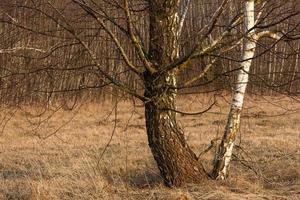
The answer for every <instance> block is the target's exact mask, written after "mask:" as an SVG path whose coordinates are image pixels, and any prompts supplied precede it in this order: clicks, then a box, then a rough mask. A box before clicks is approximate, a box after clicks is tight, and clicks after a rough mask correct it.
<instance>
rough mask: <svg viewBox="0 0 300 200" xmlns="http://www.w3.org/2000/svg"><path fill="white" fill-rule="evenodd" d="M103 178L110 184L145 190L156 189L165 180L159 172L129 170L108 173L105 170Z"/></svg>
mask: <svg viewBox="0 0 300 200" xmlns="http://www.w3.org/2000/svg"><path fill="white" fill-rule="evenodd" d="M102 175H103V177H104V178H105V179H106V181H108V182H109V183H110V184H120V183H121V184H125V185H127V186H130V187H133V188H138V189H144V188H154V187H156V186H158V185H161V184H163V180H162V178H161V176H160V175H159V172H157V171H156V170H152V169H145V170H139V169H136V170H132V169H131V170H128V171H122V172H117V173H114V172H111V171H110V172H108V171H107V170H105V171H104V172H103V174H102Z"/></svg>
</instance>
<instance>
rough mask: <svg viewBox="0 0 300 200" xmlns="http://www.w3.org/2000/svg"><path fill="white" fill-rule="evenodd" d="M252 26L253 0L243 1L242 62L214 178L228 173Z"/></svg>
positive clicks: (245, 81) (252, 48) (249, 59)
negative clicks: (244, 39)
mask: <svg viewBox="0 0 300 200" xmlns="http://www.w3.org/2000/svg"><path fill="white" fill-rule="evenodd" d="M253 27H254V0H247V1H246V2H245V33H246V34H247V39H246V41H245V43H244V51H243V58H242V59H243V62H241V69H240V70H239V73H238V79H237V84H236V89H235V91H234V95H233V100H232V104H231V108H230V112H229V115H228V121H227V124H226V127H225V133H224V135H223V139H222V142H221V144H220V146H219V149H218V152H217V154H216V157H215V165H214V169H213V172H212V176H213V177H214V178H215V179H225V178H226V177H227V175H228V168H229V164H230V160H231V157H232V151H233V147H234V142H235V139H236V135H237V133H238V130H239V126H240V117H241V112H242V108H243V103H244V97H245V92H246V88H247V84H248V80H249V70H250V66H251V63H252V58H253V56H254V53H255V47H256V41H255V39H254V36H255V32H254V29H253Z"/></svg>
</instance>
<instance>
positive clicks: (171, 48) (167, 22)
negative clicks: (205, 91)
mask: <svg viewBox="0 0 300 200" xmlns="http://www.w3.org/2000/svg"><path fill="white" fill-rule="evenodd" d="M179 2H180V1H179V0H170V1H165V0H153V1H149V6H150V7H149V9H150V49H149V57H150V59H151V62H152V63H154V65H155V66H154V67H155V68H156V69H157V71H158V72H157V73H155V74H151V73H150V72H147V71H146V72H145V73H144V81H145V96H146V97H148V98H149V99H151V100H150V101H148V102H146V103H145V118H146V128H147V135H148V141H149V146H150V148H151V151H152V154H153V156H154V159H155V161H156V162H157V165H158V168H159V170H160V172H161V176H162V178H163V179H164V182H165V184H166V185H167V186H180V185H182V184H184V183H188V182H200V181H201V180H203V179H204V178H205V177H206V173H205V171H204V169H203V167H202V165H201V163H199V162H198V159H197V157H196V155H195V154H194V153H193V151H192V150H191V149H190V147H189V146H188V144H187V143H186V141H185V137H184V134H183V132H182V130H181V129H180V127H179V125H178V124H177V122H176V112H174V110H175V109H176V106H175V98H176V93H177V90H176V89H175V88H176V86H177V83H176V78H177V72H176V70H172V71H169V72H164V70H165V68H166V66H167V65H168V64H169V63H171V62H172V61H174V59H175V58H176V57H177V56H178V50H179V47H178V26H179V23H178V15H177V11H178V5H179Z"/></svg>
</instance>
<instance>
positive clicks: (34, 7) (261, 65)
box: [0, 0, 300, 104]
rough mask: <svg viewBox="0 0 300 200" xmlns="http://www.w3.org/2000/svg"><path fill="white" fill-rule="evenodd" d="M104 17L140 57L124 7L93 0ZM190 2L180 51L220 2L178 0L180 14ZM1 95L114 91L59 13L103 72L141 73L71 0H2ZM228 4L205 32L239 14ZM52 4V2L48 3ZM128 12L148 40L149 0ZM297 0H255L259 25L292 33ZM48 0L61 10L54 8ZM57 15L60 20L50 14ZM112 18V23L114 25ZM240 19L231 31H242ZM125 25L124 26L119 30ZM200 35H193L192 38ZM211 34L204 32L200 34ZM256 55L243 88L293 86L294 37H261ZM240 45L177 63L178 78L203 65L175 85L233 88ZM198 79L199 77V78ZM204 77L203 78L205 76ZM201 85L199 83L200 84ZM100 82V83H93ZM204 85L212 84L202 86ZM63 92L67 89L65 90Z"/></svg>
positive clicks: (35, 98) (134, 84)
mask: <svg viewBox="0 0 300 200" xmlns="http://www.w3.org/2000/svg"><path fill="white" fill-rule="evenodd" d="M97 2H98V5H99V7H100V6H101V7H102V8H103V9H104V11H105V15H107V16H106V17H107V18H109V20H113V21H114V23H115V24H108V25H107V26H109V28H111V29H112V30H113V31H114V32H115V33H116V35H117V36H118V37H119V38H122V39H121V41H122V47H123V49H124V51H126V52H127V54H128V56H129V57H130V60H132V62H134V64H136V65H141V64H142V63H139V62H140V60H139V59H138V56H137V54H136V53H137V52H136V50H135V49H134V48H132V45H131V43H130V42H129V41H128V40H127V39H126V33H125V32H126V30H125V29H126V26H125V15H124V12H123V11H122V7H120V5H121V4H120V2H118V1H115V2H112V3H107V2H106V1H103V2H102V3H101V1H97ZM187 3H190V4H189V6H188V9H189V10H188V12H187V13H186V18H185V21H184V28H183V31H182V34H181V37H180V44H181V45H180V54H186V53H188V52H189V51H190V50H191V49H192V48H194V46H193V44H194V43H195V39H196V38H195V37H194V35H195V33H196V32H197V31H199V30H201V29H202V28H203V27H205V25H206V24H208V23H209V22H210V19H211V17H212V14H211V13H213V12H214V11H215V10H216V9H217V8H218V6H219V5H220V3H218V1H215V2H205V1H195V0H192V1H186V2H183V3H182V4H181V6H182V7H181V8H180V9H181V14H183V12H184V10H185V5H187ZM0 4H1V5H0V6H1V31H0V34H1V38H0V44H1V51H0V53H1V54H0V59H1V83H2V84H1V100H2V102H5V103H9V104H10V103H11V104H16V103H19V102H24V101H26V102H31V103H33V102H39V103H41V102H47V101H48V100H49V99H54V98H57V97H61V94H62V92H63V91H68V94H69V95H70V97H72V98H78V97H80V96H81V95H83V94H85V95H86V96H89V97H90V98H91V99H94V100H100V99H103V97H105V98H107V97H110V98H111V97H112V94H115V92H116V91H114V92H113V91H112V90H114V89H112V88H111V87H106V88H105V89H104V88H103V87H102V86H103V84H101V79H102V77H101V76H102V75H101V73H99V72H95V70H94V69H95V66H94V65H93V64H91V58H90V57H89V55H88V53H87V52H86V50H84V48H82V47H81V45H80V44H79V43H78V42H76V41H74V40H73V38H72V36H71V35H70V33H68V31H66V29H65V28H64V27H63V26H64V25H65V24H61V25H60V24H59V23H65V22H63V21H64V19H63V18H64V17H65V18H68V22H69V23H70V24H71V26H72V27H73V28H75V29H76V30H78V31H80V37H81V38H84V40H86V41H87V42H88V43H90V44H91V45H92V46H93V47H92V49H93V51H94V52H95V53H96V54H97V59H98V60H99V62H100V63H101V64H102V65H103V66H104V67H103V68H104V70H105V71H107V72H113V73H115V74H116V76H117V77H118V78H119V79H122V80H124V81H125V82H126V83H127V84H128V85H129V86H130V87H131V88H135V89H137V90H141V89H142V86H141V81H140V80H138V79H137V77H136V76H135V75H134V74H132V73H128V71H127V70H126V68H124V67H123V66H124V65H123V64H124V63H123V62H124V61H123V58H122V57H121V56H120V54H119V51H118V50H117V49H116V47H115V45H114V42H113V41H112V39H111V38H109V36H107V35H106V34H105V32H104V31H103V29H102V28H100V27H99V25H98V23H97V22H96V21H95V20H92V19H91V18H90V17H88V16H87V15H86V14H85V13H84V12H82V11H81V10H80V8H78V7H76V6H75V5H72V2H71V1H67V0H66V1H59V2H56V1H50V2H48V3H47V2H45V1H26V0H23V1H1V3H0ZM229 4H230V6H229V7H228V9H227V10H225V11H223V15H222V20H220V21H218V24H216V26H217V28H216V27H215V28H214V32H213V33H211V34H210V35H209V36H208V37H210V38H211V39H213V37H215V36H216V35H218V34H220V33H221V32H222V31H223V30H224V29H225V28H226V25H227V24H228V23H230V20H232V17H233V16H237V15H238V14H242V10H243V6H242V5H241V4H242V3H241V2H240V1H230V2H229ZM51 5H52V6H51ZM131 6H132V9H133V12H132V18H133V23H134V29H135V30H136V31H137V33H138V34H137V35H138V37H139V38H141V41H143V42H144V46H145V48H148V45H149V44H148V42H147V41H148V40H149V35H148V30H149V27H148V25H149V19H148V14H147V12H148V5H147V3H146V2H144V1H135V2H134V5H133V4H132V5H131ZM297 7H299V6H298V5H297V4H296V3H295V2H292V1H291V2H281V1H275V0H273V1H268V2H267V3H263V2H262V3H260V4H257V9H256V10H257V11H256V12H257V13H259V12H260V11H262V16H261V19H262V20H261V22H260V23H259V24H258V28H259V29H261V30H264V29H266V28H268V27H267V26H268V25H272V27H271V28H272V30H284V31H286V32H287V33H288V34H289V35H294V34H297V31H298V29H299V28H298V25H297V23H298V22H297V20H298V19H299V17H298V16H297V15H296V13H297ZM54 8H57V9H59V10H60V11H62V12H63V16H59V13H58V12H56V10H55V9H54ZM56 20H58V21H56ZM277 22H280V23H277ZM115 25H117V26H115ZM241 30H242V28H241V25H239V26H238V27H236V29H235V31H236V32H240V31H241ZM124 31H125V32H124ZM198 39H199V38H198ZM205 42H209V40H207V41H205ZM257 46H258V47H257V58H255V59H254V60H253V66H252V69H251V71H250V80H251V81H250V85H249V88H248V90H249V92H252V93H264V94H277V93H278V92H279V93H282V92H284V93H289V94H297V93H299V85H300V84H299V70H300V69H299V55H298V52H299V42H297V41H289V42H287V43H286V42H285V43H284V42H275V43H274V41H271V40H269V39H263V40H261V41H260V42H259V44H258V45H257ZM238 51H240V49H239V47H237V48H235V49H234V50H233V51H230V52H229V53H227V54H226V56H225V55H223V56H224V57H223V59H217V60H216V61H215V62H214V64H212V67H207V68H205V66H206V64H207V63H208V62H209V61H207V60H205V59H203V58H199V59H195V60H193V62H190V63H189V67H188V68H186V69H184V70H182V72H181V74H180V77H181V78H180V80H182V82H185V81H186V80H188V79H190V77H191V75H194V74H201V73H202V72H203V71H206V72H207V73H206V74H205V75H204V74H203V75H202V76H203V77H202V79H200V78H198V79H197V80H194V81H192V82H189V83H188V84H185V86H184V87H183V88H184V90H180V92H187V91H188V92H198V91H206V90H212V89H213V88H214V89H231V88H232V86H233V83H234V80H235V76H234V73H235V70H234V69H236V68H238V67H239V62H237V61H238V60H240V58H239V57H238V55H239V52H238ZM201 83H202V84H201ZM204 83H207V84H204ZM202 85H203V86H202ZM99 88H100V89H99ZM208 88H210V89H208ZM64 95H66V94H64Z"/></svg>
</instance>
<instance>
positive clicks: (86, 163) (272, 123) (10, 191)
mask: <svg viewBox="0 0 300 200" xmlns="http://www.w3.org/2000/svg"><path fill="white" fill-rule="evenodd" d="M228 99H229V98H228ZM208 101H209V98H208V97H203V96H194V97H189V98H186V97H185V98H180V99H179V101H178V102H179V108H180V109H181V110H185V111H198V110H203V109H204V108H205V106H207V102H208ZM267 101H270V102H271V103H272V104H273V105H272V104H270V103H268V102H267ZM279 105H281V106H283V107H284V108H285V109H291V108H293V109H296V108H298V109H299V108H300V105H299V103H295V102H293V101H291V100H288V99H286V98H276V99H274V98H273V99H272V98H270V97H266V98H265V99H261V100H255V98H248V99H247V104H246V108H245V110H244V118H243V122H242V127H241V133H242V134H241V137H239V139H238V140H239V141H238V145H239V146H241V147H242V148H243V150H244V151H245V152H244V151H242V150H239V149H237V150H236V152H235V154H236V155H237V156H238V158H239V159H242V157H244V159H245V161H243V163H246V165H247V166H245V165H243V164H242V163H241V161H237V160H235V161H233V165H232V167H231V175H230V178H229V180H228V181H226V182H215V181H208V182H205V183H202V184H199V185H187V186H186V187H182V188H178V189H168V188H166V187H164V186H163V184H162V180H161V178H160V176H159V173H158V170H157V168H156V165H155V163H154V160H153V158H152V156H151V153H150V151H149V148H148V145H147V140H146V134H145V126H144V118H143V108H142V107H135V108H134V107H133V106H132V104H131V103H130V102H122V103H120V104H119V105H118V114H117V124H116V131H115V135H114V137H113V139H112V141H111V143H110V145H109V147H108V148H107V149H106V152H105V154H104V156H102V157H101V154H102V152H103V150H104V148H105V146H106V144H107V142H108V141H109V140H110V137H111V133H112V130H113V127H114V123H115V118H114V113H112V114H111V115H109V116H108V114H109V113H110V112H111V110H112V107H113V106H112V105H110V104H102V105H97V104H88V105H83V106H81V107H80V108H77V109H75V110H73V111H67V110H58V111H57V112H54V113H51V112H49V111H47V112H46V113H43V115H42V116H41V117H35V116H36V115H37V114H39V113H42V112H43V110H42V109H39V108H29V107H27V108H23V109H22V110H16V111H14V110H13V109H9V110H7V109H6V110H5V109H3V111H2V114H1V118H2V119H3V120H2V121H1V123H2V127H3V128H4V129H3V131H2V135H1V136H0V199H170V200H171V199H182V200H183V199H300V171H299V169H300V154H299V153H300V149H299V142H300V140H299V139H300V135H299V133H300V113H299V112H298V113H297V112H295V113H292V111H291V112H288V113H287V114H286V115H282V116H272V117H265V115H275V114H279V113H283V112H284V111H285V110H284V109H282V108H280V106H279ZM133 111H134V112H133ZM227 111H228V104H227V103H226V102H225V101H222V102H219V104H218V107H215V108H214V109H213V110H212V111H211V112H210V113H206V114H204V115H201V116H180V117H179V118H180V121H181V123H182V126H183V128H184V130H185V131H186V133H187V140H188V141H189V143H190V145H191V146H192V148H193V149H194V150H195V152H197V153H200V152H202V151H203V150H204V149H205V148H206V147H207V146H208V144H209V142H210V140H211V139H213V138H215V137H217V136H220V135H221V134H222V132H223V129H224V124H225V121H226V113H227ZM218 112H220V113H223V114H217V113H218ZM51 115H52V116H51ZM10 116H13V117H12V118H10ZM50 116H51V118H49V119H48V117H50ZM9 119H10V120H9ZM6 122H7V123H6ZM40 122H43V123H42V124H41V123H40ZM4 125H5V126H4ZM63 125H64V126H63ZM56 130H57V132H56V133H55V131H56ZM53 133H55V134H53ZM47 136H48V137H47ZM45 138H46V139H45ZM212 154H213V152H211V153H210V154H207V155H204V156H203V159H204V163H205V166H206V167H207V169H209V166H210V162H211V158H212ZM248 167H251V168H252V170H251V169H249V168H248ZM253 170H254V171H255V172H256V173H257V174H256V173H254V171H253Z"/></svg>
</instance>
